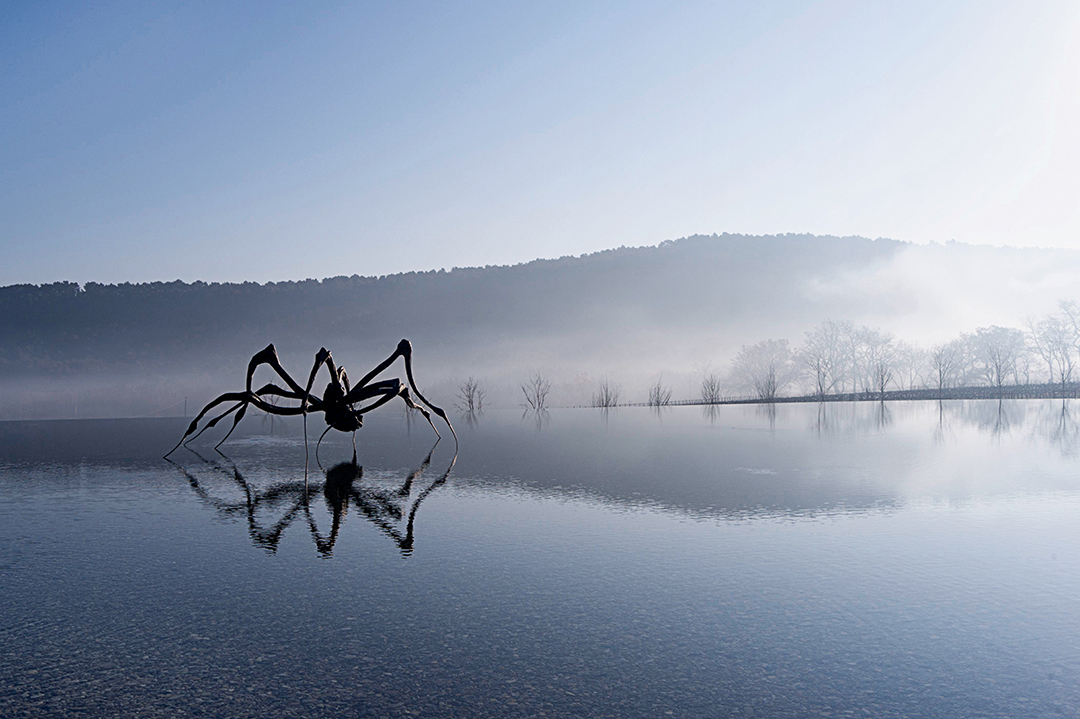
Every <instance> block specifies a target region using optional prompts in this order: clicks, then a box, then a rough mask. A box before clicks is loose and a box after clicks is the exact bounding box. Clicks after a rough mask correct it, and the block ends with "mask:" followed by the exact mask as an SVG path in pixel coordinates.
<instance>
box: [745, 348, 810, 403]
mask: <svg viewBox="0 0 1080 719" xmlns="http://www.w3.org/2000/svg"><path fill="white" fill-rule="evenodd" d="M731 373H732V378H733V379H734V381H735V382H736V383H737V384H739V385H741V386H743V387H746V388H748V389H750V390H751V391H752V392H754V394H756V395H757V397H758V399H761V400H764V401H766V402H769V401H772V400H774V399H775V398H776V396H777V395H778V394H779V393H780V392H782V391H783V390H784V388H786V387H787V386H788V385H789V384H791V382H792V380H794V379H795V377H796V376H797V367H796V365H795V361H794V359H793V358H792V355H791V350H790V349H789V348H788V341H787V340H764V341H762V342H758V343H757V344H755V345H750V346H746V345H744V346H743V348H742V349H741V350H739V353H738V354H737V355H735V361H734V362H733V363H732V370H731Z"/></svg>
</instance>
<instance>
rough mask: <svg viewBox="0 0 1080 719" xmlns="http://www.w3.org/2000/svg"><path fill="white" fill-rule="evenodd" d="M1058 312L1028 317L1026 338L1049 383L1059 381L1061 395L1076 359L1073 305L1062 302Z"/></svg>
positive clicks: (1076, 325)
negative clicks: (1047, 373) (1042, 366)
mask: <svg viewBox="0 0 1080 719" xmlns="http://www.w3.org/2000/svg"><path fill="white" fill-rule="evenodd" d="M1061 305H1062V312H1061V314H1056V315H1047V316H1046V317H1045V318H1043V319H1042V320H1040V321H1036V320H1035V319H1034V318H1031V317H1029V318H1028V319H1027V321H1026V322H1025V324H1026V325H1027V328H1028V332H1027V340H1028V343H1029V346H1030V347H1031V349H1032V351H1033V352H1034V353H1035V354H1036V355H1038V356H1039V357H1040V358H1042V360H1043V361H1044V362H1046V366H1047V370H1048V371H1049V375H1050V382H1051V383H1052V384H1056V383H1060V384H1061V395H1062V397H1064V396H1065V387H1066V385H1067V384H1068V382H1069V381H1070V380H1071V379H1072V373H1073V368H1074V366H1075V364H1076V361H1077V331H1078V330H1080V327H1078V323H1077V320H1080V316H1076V317H1074V315H1073V314H1072V313H1074V312H1075V309H1076V306H1075V305H1074V304H1072V303H1070V302H1062V303H1061Z"/></svg>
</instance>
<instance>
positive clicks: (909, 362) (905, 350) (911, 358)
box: [895, 340, 927, 389]
mask: <svg viewBox="0 0 1080 719" xmlns="http://www.w3.org/2000/svg"><path fill="white" fill-rule="evenodd" d="M895 363H896V377H897V380H898V384H899V385H900V389H915V388H916V387H917V386H920V385H921V386H925V379H924V377H923V372H924V370H925V369H926V365H927V352H926V350H924V349H923V348H921V347H919V346H918V345H914V344H912V343H910V342H905V341H903V340H900V341H898V342H897V343H896V359H895Z"/></svg>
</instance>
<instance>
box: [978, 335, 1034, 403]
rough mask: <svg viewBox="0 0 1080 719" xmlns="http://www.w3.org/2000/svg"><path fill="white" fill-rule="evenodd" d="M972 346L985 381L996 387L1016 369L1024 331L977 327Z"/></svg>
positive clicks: (1000, 386)
mask: <svg viewBox="0 0 1080 719" xmlns="http://www.w3.org/2000/svg"><path fill="white" fill-rule="evenodd" d="M974 347H975V352H976V359H977V361H978V363H979V368H980V369H981V371H982V374H983V376H984V377H985V378H986V380H987V382H988V383H989V384H990V385H991V386H993V387H997V388H998V394H999V395H1000V394H1001V388H1002V387H1003V386H1004V385H1005V378H1006V377H1008V376H1009V375H1010V374H1012V373H1013V372H1014V371H1015V369H1016V361H1017V358H1018V357H1019V355H1020V353H1021V352H1023V351H1024V333H1023V332H1021V331H1020V330H1016V329H1012V328H1009V327H997V326H996V325H995V326H992V327H979V328H978V329H976V330H975V335H974Z"/></svg>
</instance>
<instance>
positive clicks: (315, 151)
mask: <svg viewBox="0 0 1080 719" xmlns="http://www.w3.org/2000/svg"><path fill="white" fill-rule="evenodd" d="M698 232H700V233H713V232H718V233H721V232H743V233H754V234H759V233H774V232H814V233H830V234H860V235H864V236H869V237H879V236H884V237H893V238H897V239H903V240H911V241H915V242H928V241H945V240H949V239H957V240H960V241H965V242H972V243H993V244H1012V245H1043V246H1064V247H1078V246H1080V3H1077V2H1075V1H1074V0H1056V1H1051V0H1024V1H1022V2H995V1H994V0H971V1H966V2H948V1H942V0H934V1H932V2H921V1H919V0H909V1H907V2H865V1H863V0H857V1H856V0H853V1H851V2H834V1H829V0H825V1H822V2H808V1H807V2H782V1H773V2H715V1H714V2H707V3H668V2H664V3H633V2H612V3H582V2H568V3H561V2H552V1H546V2H542V3H508V2H471V3H430V4H423V3H412V2H402V3H390V2H380V3H360V2H353V3H341V4H335V3H330V2H318V3H275V2H251V3H242V2H236V3H221V2H185V3H180V2H149V1H145V0H140V1H139V2H98V3H74V2H72V3H61V2H42V3H29V2H27V3H19V2H9V3H4V4H3V5H2V6H0V284H12V283H20V282H33V283H40V282H50V281H55V280H61V279H70V280H75V281H80V282H85V281H90V280H95V281H105V282H115V281H146V280H158V279H160V280H169V279H176V278H180V279H184V280H195V279H203V280H258V281H265V280H276V279H301V278H305V277H325V276H332V275H339V274H353V273H357V274H368V275H370V274H385V273H390V272H398V271H405V270H411V269H430V268H439V267H446V268H449V267H453V266H467V265H484V264H502V263H512V262H520V261H525V260H529V259H532V258H535V257H552V256H560V255H565V254H579V253H582V252H591V251H595V250H599V249H604V248H609V247H615V246H619V245H624V244H625V245H640V244H655V243H657V242H660V241H662V240H664V239H670V238H676V237H680V236H683V235H688V234H693V233H698Z"/></svg>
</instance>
